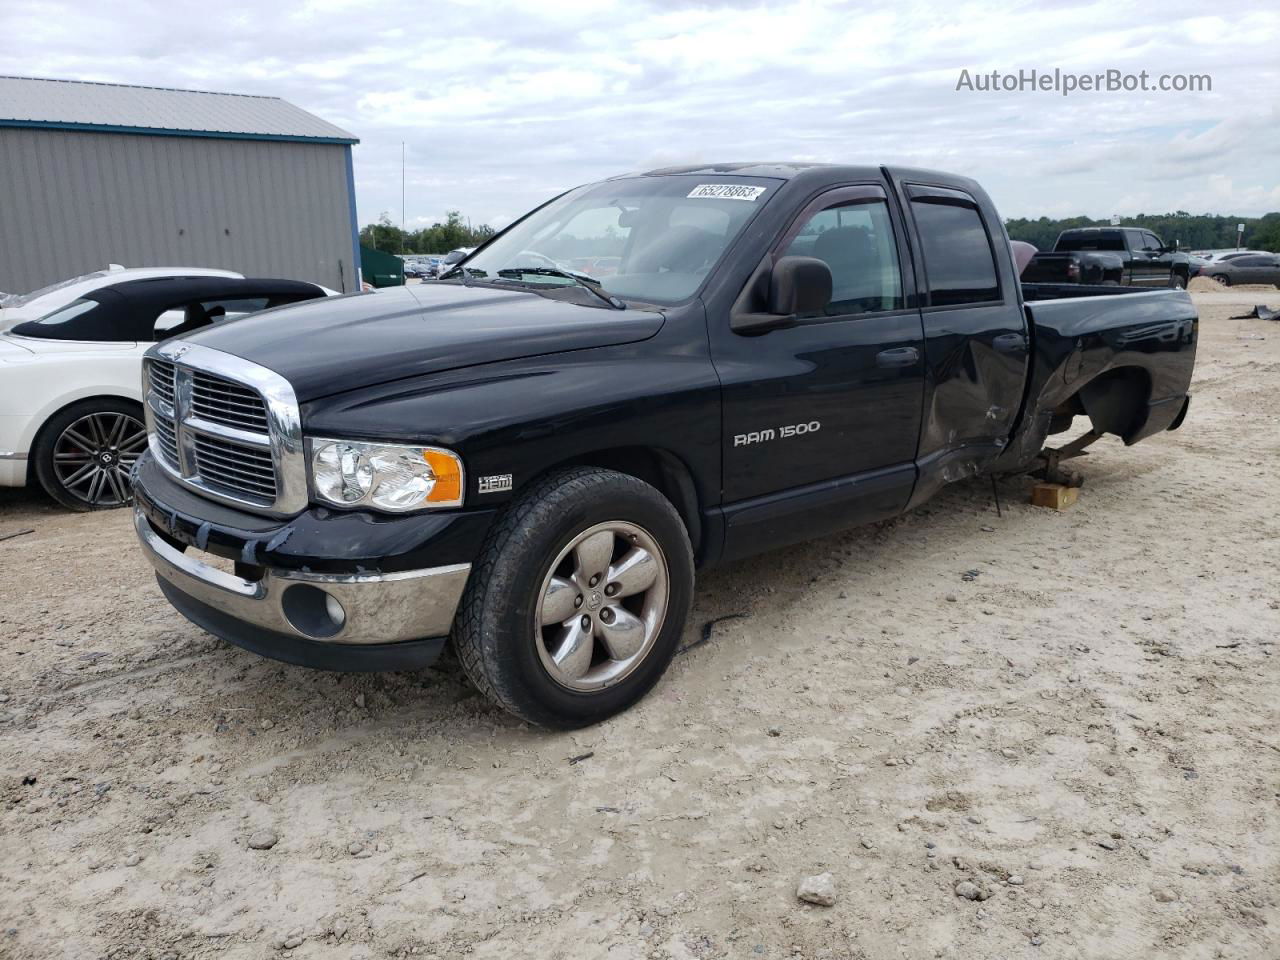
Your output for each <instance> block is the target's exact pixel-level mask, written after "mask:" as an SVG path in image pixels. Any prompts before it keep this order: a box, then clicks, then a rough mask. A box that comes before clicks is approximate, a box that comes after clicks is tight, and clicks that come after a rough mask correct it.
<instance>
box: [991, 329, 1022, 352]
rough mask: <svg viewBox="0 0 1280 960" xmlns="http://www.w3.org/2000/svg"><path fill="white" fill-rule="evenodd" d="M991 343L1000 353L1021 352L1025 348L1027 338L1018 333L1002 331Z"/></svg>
mask: <svg viewBox="0 0 1280 960" xmlns="http://www.w3.org/2000/svg"><path fill="white" fill-rule="evenodd" d="M991 345H992V346H993V347H995V348H996V349H997V350H999V351H1000V352H1001V353H1023V352H1025V351H1026V349H1027V338H1026V337H1024V336H1023V335H1022V334H1020V333H1002V334H1000V336H998V337H996V338H995V339H994V340H992V341H991Z"/></svg>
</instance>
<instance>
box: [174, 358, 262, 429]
mask: <svg viewBox="0 0 1280 960" xmlns="http://www.w3.org/2000/svg"><path fill="white" fill-rule="evenodd" d="M191 412H192V413H194V414H196V415H198V416H199V417H201V418H202V419H204V420H211V421H213V422H214V423H225V424H227V425H228V426H232V427H239V428H240V429H241V430H252V431H254V432H255V433H264V434H265V433H266V432H267V408H266V406H265V405H264V404H263V402H262V397H261V396H259V395H258V391H257V390H254V389H252V388H250V387H242V386H241V385H240V384H238V383H233V382H232V381H230V380H224V379H223V378H222V377H215V376H212V375H210V374H207V373H201V372H200V371H199V370H194V371H192V374H191Z"/></svg>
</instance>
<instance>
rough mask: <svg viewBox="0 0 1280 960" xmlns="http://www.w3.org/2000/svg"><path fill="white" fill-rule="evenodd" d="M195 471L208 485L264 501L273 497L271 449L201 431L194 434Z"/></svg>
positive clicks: (274, 480)
mask: <svg viewBox="0 0 1280 960" xmlns="http://www.w3.org/2000/svg"><path fill="white" fill-rule="evenodd" d="M194 451H195V461H196V473H197V474H198V475H199V476H200V478H201V479H202V480H204V482H205V483H207V484H209V485H210V486H213V487H217V488H218V489H221V490H226V491H228V492H230V493H231V494H232V495H236V494H247V495H249V496H251V497H255V498H257V499H260V500H262V501H263V502H264V504H270V503H273V502H274V501H275V499H276V468H275V465H274V464H273V463H272V461H271V451H270V450H263V449H262V448H261V447H250V446H247V445H245V444H242V443H236V442H234V441H231V440H220V439H218V438H217V437H209V436H205V435H203V434H196V436H195V445H194Z"/></svg>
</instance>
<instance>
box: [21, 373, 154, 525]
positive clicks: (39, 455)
mask: <svg viewBox="0 0 1280 960" xmlns="http://www.w3.org/2000/svg"><path fill="white" fill-rule="evenodd" d="M146 449H147V428H146V426H145V425H144V423H143V418H142V407H141V406H139V405H138V404H136V403H134V402H132V401H130V400H124V399H121V398H119V397H96V398H94V399H91V400H81V401H80V402H79V403H73V404H71V406H69V407H66V408H64V409H62V410H60V411H58V412H57V413H56V414H54V415H53V416H52V417H50V418H49V421H48V422H47V423H46V424H45V425H44V426H43V427H42V428H41V430H40V435H39V437H37V438H36V442H35V446H34V448H33V449H32V457H33V459H34V461H35V474H36V479H37V480H39V481H40V486H42V487H44V489H45V492H46V493H48V494H49V496H51V497H53V499H55V500H57V501H58V503H60V504H62V505H63V506H64V507H66V508H67V509H69V510H79V511H88V510H111V509H114V508H116V507H123V506H127V505H128V504H129V503H131V502H132V500H133V488H132V487H131V485H130V482H129V474H130V472H131V471H132V470H133V465H134V463H135V462H137V459H138V457H140V456H141V455H142V453H143V451H145V450H146Z"/></svg>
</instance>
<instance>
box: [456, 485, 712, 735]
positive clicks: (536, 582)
mask: <svg viewBox="0 0 1280 960" xmlns="http://www.w3.org/2000/svg"><path fill="white" fill-rule="evenodd" d="M693 583H694V573H693V550H692V548H691V547H690V545H689V536H688V533H687V532H686V530H685V527H684V523H683V521H681V519H680V515H679V514H678V513H677V512H676V510H675V508H674V507H673V506H672V505H671V503H670V502H669V501H668V500H667V499H666V498H665V497H664V496H663V495H662V494H661V493H659V492H658V491H657V490H655V489H654V488H653V487H651V486H650V485H649V484H647V483H645V482H643V481H642V480H638V479H637V478H635V477H631V476H628V475H626V474H622V473H616V472H614V471H612V470H602V469H598V468H593V467H576V468H571V469H568V470H561V471H556V472H555V473H552V474H549V475H548V476H546V477H544V478H543V479H541V480H539V481H537V482H536V483H535V484H533V486H531V487H530V488H529V489H528V490H527V491H525V492H524V493H523V494H521V496H520V497H519V498H517V499H516V500H515V501H513V502H512V503H511V505H510V506H509V507H508V508H507V510H506V512H505V513H504V514H503V515H502V517H501V518H500V519H499V520H498V521H497V522H496V523H495V525H494V528H493V529H492V530H491V531H490V533H489V536H488V537H487V539H486V541H485V545H484V547H483V548H482V549H481V552H480V556H479V558H478V560H477V562H476V563H475V565H474V566H473V568H472V572H471V579H470V580H469V581H468V584H467V589H466V592H465V594H464V595H463V599H462V603H461V605H460V606H459V608H458V615H457V617H456V619H455V621H454V629H453V644H454V647H455V649H456V651H457V653H458V659H459V660H460V661H461V662H462V666H463V669H464V670H465V671H466V673H467V676H468V677H469V678H470V679H471V681H472V683H474V684H475V685H476V687H477V688H478V689H479V690H480V691H481V692H482V693H483V694H484V695H485V696H486V697H488V698H489V699H490V700H492V701H493V702H494V703H496V704H497V705H499V706H501V707H503V708H504V709H506V710H508V711H510V712H511V713H513V714H515V715H516V716H518V717H520V718H522V719H524V720H527V721H529V722H531V723H536V724H540V725H542V726H547V727H556V728H561V729H571V728H575V727H582V726H587V725H589V724H592V723H596V722H598V721H600V720H603V719H605V718H606V717H610V716H612V715H614V714H616V713H619V712H621V711H623V710H625V709H626V708H627V707H629V706H631V705H632V704H634V703H635V702H636V701H637V700H639V699H640V698H641V697H643V696H644V695H645V694H646V693H648V692H649V690H650V689H652V687H653V685H654V684H655V683H657V682H658V679H659V678H660V677H661V676H662V674H663V672H664V671H665V670H666V668H667V665H668V664H669V663H670V662H671V658H672V657H673V656H674V655H675V651H676V647H677V645H678V644H679V642H680V636H681V633H682V632H683V630H684V624H685V620H686V619H687V618H688V614H689V606H690V603H691V602H692V599H693Z"/></svg>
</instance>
